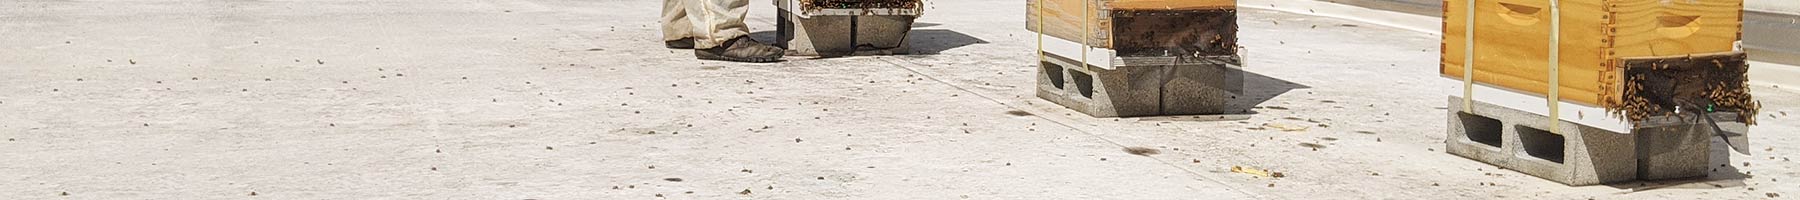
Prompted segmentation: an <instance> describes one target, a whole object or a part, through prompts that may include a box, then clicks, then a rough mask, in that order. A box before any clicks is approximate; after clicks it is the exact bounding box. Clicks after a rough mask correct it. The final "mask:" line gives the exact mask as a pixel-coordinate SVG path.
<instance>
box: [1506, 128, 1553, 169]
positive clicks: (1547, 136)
mask: <svg viewBox="0 0 1800 200" xmlns="http://www.w3.org/2000/svg"><path fill="white" fill-rule="evenodd" d="M1513 128H1515V129H1518V130H1519V142H1520V143H1524V144H1525V155H1530V156H1531V157H1535V158H1539V159H1544V160H1548V161H1550V162H1556V163H1563V136H1562V135H1557V134H1555V133H1550V131H1544V130H1538V129H1535V128H1531V127H1524V126H1515V127H1513Z"/></svg>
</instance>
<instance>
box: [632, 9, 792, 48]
mask: <svg viewBox="0 0 1800 200" xmlns="http://www.w3.org/2000/svg"><path fill="white" fill-rule="evenodd" d="M749 5H750V2H749V0H663V21H662V22H663V41H666V42H667V44H668V46H669V48H680V47H683V46H680V45H682V44H689V43H691V45H690V46H685V47H687V48H693V49H695V50H694V56H695V57H698V58H700V59H705V60H726V61H738V62H775V61H779V60H780V59H781V56H782V53H784V52H785V51H784V50H782V49H781V48H777V47H774V46H769V45H768V44H763V43H761V42H756V41H755V40H752V39H750V37H747V36H749V35H750V27H748V26H745V25H744V15H745V14H747V13H749ZM684 24H685V25H687V26H685V27H682V26H681V25H684ZM683 30H685V33H684V31H683ZM686 38H692V39H691V42H689V41H684V40H688V39H686Z"/></svg>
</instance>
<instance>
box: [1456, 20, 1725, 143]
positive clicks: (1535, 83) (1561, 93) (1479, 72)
mask: <svg viewBox="0 0 1800 200" xmlns="http://www.w3.org/2000/svg"><path fill="white" fill-rule="evenodd" d="M1559 1H1560V2H1561V4H1560V7H1561V13H1560V15H1561V17H1560V18H1561V20H1560V24H1561V26H1560V27H1561V28H1560V34H1558V36H1559V38H1560V43H1559V45H1558V49H1557V50H1558V51H1560V53H1558V55H1559V56H1558V58H1557V59H1558V60H1559V61H1558V63H1559V64H1558V67H1557V71H1556V72H1555V73H1554V74H1555V75H1556V77H1557V80H1556V82H1557V83H1558V84H1557V85H1558V86H1557V87H1558V88H1557V90H1556V91H1557V96H1558V99H1559V100H1561V101H1564V102H1572V103H1577V104H1582V105H1586V106H1595V107H1600V108H1605V109H1606V110H1607V111H1608V112H1611V113H1612V114H1614V115H1626V116H1628V117H1627V118H1628V119H1630V120H1632V121H1636V120H1641V119H1643V117H1646V116H1645V115H1650V114H1655V113H1657V112H1661V111H1667V110H1660V111H1659V110H1657V109H1654V108H1634V107H1643V106H1646V105H1635V104H1645V102H1646V101H1647V100H1645V98H1655V97H1645V96H1638V95H1640V94H1641V93H1640V92H1639V91H1638V90H1641V89H1644V86H1641V85H1636V84H1637V82H1635V81H1641V79H1645V78H1643V77H1644V75H1643V74H1628V73H1627V71H1629V69H1630V68H1635V67H1656V68H1668V67H1669V64H1670V63H1682V62H1685V61H1679V60H1672V59H1698V60H1707V61H1708V62H1705V63H1713V64H1707V65H1704V66H1700V65H1693V66H1678V67H1676V68H1681V69H1682V70H1685V71H1687V72H1673V71H1671V72H1664V73H1694V72H1695V71H1712V72H1725V73H1709V74H1716V75H1722V77H1713V78H1714V79H1723V81H1722V82H1721V81H1715V82H1720V83H1707V84H1718V85H1731V86H1729V87H1714V88H1695V89H1699V90H1710V91H1720V92H1721V93H1732V92H1742V93H1743V94H1741V98H1740V97H1725V96H1728V95H1715V96H1713V97H1709V98H1711V99H1710V100H1711V101H1714V102H1718V103H1719V104H1721V105H1720V106H1736V107H1737V108H1740V109H1746V110H1750V111H1751V113H1754V110H1755V107H1756V106H1755V105H1753V104H1754V103H1753V102H1751V101H1750V100H1749V96H1748V93H1747V92H1746V91H1741V90H1742V88H1733V87H1741V86H1742V85H1743V84H1744V83H1743V81H1744V79H1742V77H1730V76H1731V74H1732V73H1733V72H1735V73H1736V75H1737V76H1742V74H1743V68H1746V67H1747V65H1744V64H1743V54H1742V53H1741V52H1740V51H1738V50H1737V47H1736V44H1737V42H1738V41H1739V40H1740V38H1741V37H1742V24H1743V18H1742V16H1743V0H1675V1H1667V0H1559ZM1444 6H1445V8H1444V26H1443V27H1444V30H1443V33H1444V35H1443V57H1442V58H1443V60H1442V63H1441V64H1442V65H1441V66H1440V70H1439V71H1440V73H1442V75H1443V76H1445V77H1448V78H1453V79H1458V80H1462V79H1463V76H1464V73H1465V71H1464V70H1466V69H1467V68H1466V66H1468V65H1467V64H1469V63H1465V62H1466V61H1465V59H1466V58H1468V56H1467V55H1471V54H1469V52H1468V51H1469V50H1473V51H1474V52H1473V54H1472V55H1473V57H1474V58H1473V64H1474V71H1473V75H1474V81H1473V82H1474V83H1476V84H1481V85H1485V86H1493V87H1500V88H1504V89H1507V90H1512V91H1516V92H1523V93H1529V94H1535V95H1538V96H1540V97H1547V96H1549V95H1548V94H1550V91H1551V90H1550V86H1549V85H1550V83H1551V79H1550V76H1551V75H1552V74H1553V73H1552V72H1551V71H1550V68H1549V67H1550V65H1548V64H1549V60H1550V59H1551V58H1550V55H1549V52H1550V50H1551V49H1550V48H1549V47H1550V40H1551V39H1552V37H1551V34H1552V28H1551V27H1552V23H1553V20H1550V18H1551V14H1552V11H1551V9H1550V8H1551V7H1550V1H1549V0H1479V1H1476V4H1475V5H1474V9H1473V12H1472V13H1471V11H1470V7H1469V0H1445V2H1444ZM1470 16H1474V20H1473V24H1470V20H1469V17H1470ZM1471 26H1472V29H1473V35H1474V40H1473V44H1474V46H1473V47H1472V48H1470V47H1469V46H1468V45H1467V44H1468V43H1469V42H1468V40H1467V39H1468V37H1469V35H1470V34H1471V32H1470V30H1469V29H1470V27H1471ZM1663 61H1669V62H1663ZM1711 61H1722V62H1711ZM1657 63H1660V64H1657ZM1734 78H1735V80H1731V79H1734ZM1694 87H1703V86H1693V87H1689V88H1694ZM1726 90H1738V91H1726ZM1733 95H1736V94H1733ZM1481 98H1482V97H1480V96H1477V97H1475V99H1476V100H1480V99H1481ZM1651 103H1654V102H1651ZM1634 115H1635V116H1634ZM1750 116H1753V115H1750ZM1745 120H1748V119H1745Z"/></svg>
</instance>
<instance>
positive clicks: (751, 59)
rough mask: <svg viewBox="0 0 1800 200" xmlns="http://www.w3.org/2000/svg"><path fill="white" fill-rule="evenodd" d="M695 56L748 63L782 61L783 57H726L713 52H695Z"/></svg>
mask: <svg viewBox="0 0 1800 200" xmlns="http://www.w3.org/2000/svg"><path fill="white" fill-rule="evenodd" d="M694 57H698V58H700V59H701V60H718V61H732V62H748V63H772V62H777V61H781V58H733V57H725V56H720V55H711V54H694Z"/></svg>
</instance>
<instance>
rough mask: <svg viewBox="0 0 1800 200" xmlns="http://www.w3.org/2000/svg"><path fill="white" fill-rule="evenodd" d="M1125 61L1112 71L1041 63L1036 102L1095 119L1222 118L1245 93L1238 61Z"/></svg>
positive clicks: (1054, 60) (1051, 59)
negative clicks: (1050, 104) (1230, 105)
mask: <svg viewBox="0 0 1800 200" xmlns="http://www.w3.org/2000/svg"><path fill="white" fill-rule="evenodd" d="M1151 59H1152V60H1150V61H1143V60H1133V59H1132V58H1125V59H1121V60H1120V61H1121V62H1118V63H1123V64H1121V65H1120V66H1115V67H1113V69H1103V68H1099V67H1093V68H1088V67H1082V66H1084V65H1083V64H1078V63H1080V61H1073V60H1069V59H1066V58H1061V57H1057V56H1054V55H1051V56H1047V59H1045V60H1044V61H1042V62H1040V63H1039V67H1038V74H1037V76H1038V78H1037V79H1038V84H1037V85H1038V86H1037V96H1038V97H1039V98H1043V99H1044V100H1048V101H1050V102H1054V103H1056V104H1058V105H1062V106H1064V107H1068V108H1070V109H1073V110H1075V111H1078V112H1081V113H1086V114H1088V115H1091V116H1094V117H1133V116H1157V115H1194V114H1220V113H1224V112H1226V111H1227V110H1228V108H1227V102H1229V101H1230V100H1231V99H1233V98H1237V96H1238V95H1239V94H1242V93H1243V87H1244V72H1243V70H1242V68H1241V67H1240V64H1239V62H1238V60H1237V57H1236V56H1217V57H1203V58H1186V59H1189V60H1187V61H1183V62H1172V61H1167V60H1162V61H1155V60H1154V59H1175V58H1151Z"/></svg>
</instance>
